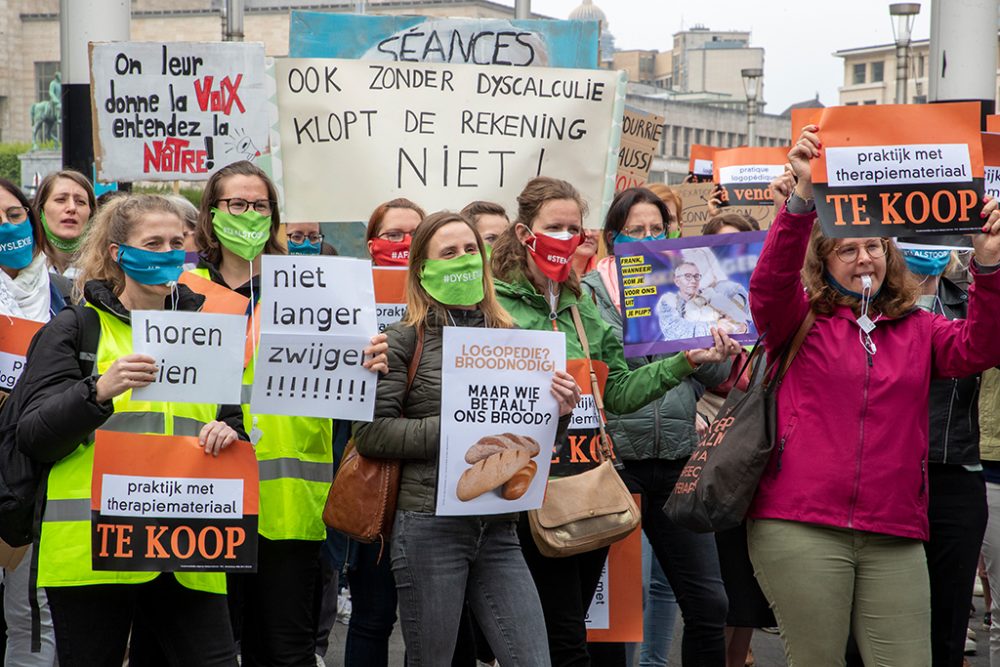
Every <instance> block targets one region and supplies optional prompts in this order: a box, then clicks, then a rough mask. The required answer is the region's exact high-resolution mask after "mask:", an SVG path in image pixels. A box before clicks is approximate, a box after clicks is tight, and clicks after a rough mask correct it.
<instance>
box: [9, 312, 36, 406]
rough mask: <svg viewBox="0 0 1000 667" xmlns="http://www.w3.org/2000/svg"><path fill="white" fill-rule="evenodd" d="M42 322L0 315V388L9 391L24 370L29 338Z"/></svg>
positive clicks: (29, 343) (29, 342)
mask: <svg viewBox="0 0 1000 667" xmlns="http://www.w3.org/2000/svg"><path fill="white" fill-rule="evenodd" d="M42 324H43V323H42V322H35V321H34V320H25V319H21V318H20V317H6V316H4V317H0V390H3V391H7V392H9V391H10V390H11V389H13V388H14V385H15V384H16V383H17V380H18V378H20V377H21V373H23V372H24V364H25V359H26V358H27V356H28V347H29V346H30V345H31V339H32V338H34V336H35V334H36V333H38V330H39V329H41V328H42Z"/></svg>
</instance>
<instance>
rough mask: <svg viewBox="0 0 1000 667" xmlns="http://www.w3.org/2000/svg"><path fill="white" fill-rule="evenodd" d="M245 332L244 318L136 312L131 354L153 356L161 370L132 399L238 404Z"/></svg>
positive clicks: (133, 393) (238, 316)
mask: <svg viewBox="0 0 1000 667" xmlns="http://www.w3.org/2000/svg"><path fill="white" fill-rule="evenodd" d="M246 330H247V318H246V316H245V315H220V314H215V313H200V312H199V313H190V312H182V311H176V310H135V311H132V351H133V352H135V353H136V354H148V355H149V356H151V357H153V359H154V360H155V362H156V366H157V368H158V369H159V371H158V373H157V376H156V381H154V382H153V383H152V384H150V385H147V386H145V387H138V388H136V389H133V390H132V398H133V399H135V400H137V401H167V402H175V403H218V404H221V405H239V403H240V392H241V390H242V386H243V350H244V346H245V344H246Z"/></svg>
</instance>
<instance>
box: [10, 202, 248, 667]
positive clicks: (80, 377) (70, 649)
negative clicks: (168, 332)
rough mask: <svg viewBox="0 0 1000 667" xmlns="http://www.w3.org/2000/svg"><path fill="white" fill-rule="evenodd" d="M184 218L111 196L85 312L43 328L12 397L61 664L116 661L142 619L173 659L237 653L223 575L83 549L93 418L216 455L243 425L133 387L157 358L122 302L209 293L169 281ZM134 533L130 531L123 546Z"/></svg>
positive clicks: (226, 661) (178, 304) (179, 260)
mask: <svg viewBox="0 0 1000 667" xmlns="http://www.w3.org/2000/svg"><path fill="white" fill-rule="evenodd" d="M181 217H182V214H181V213H180V212H179V211H178V210H177V208H176V207H175V206H174V205H173V204H171V203H170V202H168V201H167V200H165V199H163V198H161V197H156V196H152V195H140V196H136V197H120V198H118V199H115V200H114V201H113V202H111V203H109V204H108V205H107V207H106V209H105V210H103V211H102V212H101V214H100V216H99V219H98V220H97V221H96V222H95V224H94V227H93V229H92V230H91V231H90V233H89V234H88V237H87V240H86V242H85V243H84V246H83V249H82V254H81V257H80V276H79V283H78V284H79V286H80V287H81V289H82V290H83V293H84V295H85V296H86V299H87V302H88V306H87V308H86V309H85V310H86V311H87V312H88V313H90V314H89V315H86V316H82V315H78V313H77V311H75V310H70V309H66V310H63V311H62V312H61V313H60V314H59V315H58V316H56V317H55V318H54V319H53V320H52V321H51V322H50V323H49V324H47V325H46V326H45V327H43V328H42V331H41V332H40V333H39V335H38V337H37V338H36V340H35V345H34V347H33V348H32V351H29V354H28V360H27V365H26V367H25V371H24V374H23V375H22V376H21V380H20V382H19V384H18V390H17V392H15V395H14V398H16V399H17V400H18V405H19V407H21V412H20V416H19V419H18V424H17V440H18V446H19V447H20V449H21V450H22V451H24V452H25V453H27V454H29V455H30V456H31V457H32V458H34V459H35V460H36V461H38V462H40V463H43V464H46V465H49V466H51V469H50V470H49V472H48V478H47V485H46V491H47V492H46V503H45V506H44V507H43V511H42V524H41V537H40V539H39V543H38V546H37V547H36V548H37V554H38V555H37V567H38V587H39V588H45V591H46V593H47V595H48V598H49V604H50V606H51V609H52V620H53V624H54V626H55V634H56V650H57V652H58V655H59V664H61V665H64V667H72V666H73V665H88V666H90V665H107V666H108V667H110V666H112V665H121V663H122V660H123V658H124V656H125V648H126V644H127V642H128V638H129V631H130V629H131V628H132V626H133V623H134V622H136V621H137V620H138V619H142V620H143V622H144V623H146V624H147V625H148V627H149V628H150V630H151V631H152V632H153V633H154V635H155V636H156V638H157V639H158V640H159V644H160V646H161V647H162V650H163V652H164V654H165V656H166V657H167V659H168V661H169V663H170V664H172V665H235V664H236V653H235V649H234V644H233V638H232V633H231V630H230V627H229V614H228V609H227V605H226V596H225V594H226V580H225V575H224V574H221V573H199V572H183V573H182V572H177V573H176V574H174V575H170V574H165V575H163V576H160V573H159V572H154V571H136V570H133V571H112V570H95V569H94V567H93V561H92V559H93V558H94V557H96V555H97V554H96V552H95V553H93V554H92V548H93V547H92V539H93V538H92V534H91V533H92V527H91V506H92V505H91V477H92V468H93V464H94V450H95V447H94V435H93V434H94V431H95V430H98V429H101V430H103V431H108V432H118V433H137V434H139V433H141V434H158V435H195V436H197V437H198V442H199V444H200V446H202V447H203V448H204V450H205V453H206V454H215V455H217V454H218V453H219V451H220V450H222V449H224V448H225V447H228V446H229V445H230V444H232V443H233V442H234V441H235V440H237V439H238V438H241V437H245V434H244V433H243V426H242V415H241V414H240V411H239V408H238V407H236V406H218V405H201V404H191V403H164V402H149V401H139V400H133V398H132V393H131V392H132V390H133V389H137V388H140V387H145V386H148V385H149V384H151V383H152V382H154V381H155V379H156V377H157V373H158V371H159V369H158V368H157V366H156V364H155V362H154V359H153V358H151V357H149V356H146V355H142V354H133V353H132V327H131V312H132V311H135V310H164V309H174V310H186V311H197V310H199V309H200V307H201V305H202V303H203V301H204V299H203V298H202V297H201V296H199V295H197V294H194V293H193V292H191V291H190V290H188V289H187V288H185V287H183V286H179V287H178V286H176V280H177V279H178V278H179V277H180V274H181V271H182V266H183V263H184V251H183V246H184V224H183V222H181ZM81 317H82V319H80V318H81ZM98 330H99V331H98ZM98 337H99V340H98V342H97V344H96V354H94V352H91V351H90V350H89V349H85V348H87V347H88V345H87V343H86V342H84V341H87V340H94V339H97V338H98ZM36 349H37V354H35V353H34V351H35V350H36ZM87 355H94V356H96V361H93V362H92V363H93V364H94V370H95V374H94V375H87V376H84V371H83V370H82V368H81V359H84V358H86V357H87ZM12 400H13V399H12ZM136 532H137V533H138V532H139V531H136ZM133 537H135V538H137V537H138V536H137V535H135V536H133ZM132 542H133V540H132V539H131V538H129V537H128V536H125V541H124V543H123V545H126V546H127V545H129V544H132ZM120 546H121V545H120ZM123 550H125V549H123ZM142 553H146V551H145V549H143V550H142ZM95 610H100V611H99V613H97V612H95ZM136 648H138V647H136V646H135V645H133V650H135V649H136Z"/></svg>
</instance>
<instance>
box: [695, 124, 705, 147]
mask: <svg viewBox="0 0 1000 667" xmlns="http://www.w3.org/2000/svg"><path fill="white" fill-rule="evenodd" d="M703 136H705V131H704V130H703V129H701V128H700V127H699V128H698V129H697V130H695V131H694V143H696V144H700V143H702V137H703Z"/></svg>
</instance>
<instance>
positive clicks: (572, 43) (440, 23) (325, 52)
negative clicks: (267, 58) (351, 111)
mask: <svg viewBox="0 0 1000 667" xmlns="http://www.w3.org/2000/svg"><path fill="white" fill-rule="evenodd" d="M599 30H600V27H599V25H598V23H597V22H596V21H553V20H552V19H527V20H522V19H514V20H510V19H499V18H497V19H492V18H491V19H467V18H439V17H427V16H376V15H374V14H333V13H327V12H310V11H294V10H293V11H292V13H291V29H290V30H289V32H288V54H289V55H290V56H291V57H293V58H355V59H360V60H368V61H379V62H399V61H409V62H417V61H420V62H435V63H439V62H447V63H465V64H469V65H513V66H516V67H581V68H587V67H596V66H597V48H598V37H599Z"/></svg>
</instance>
